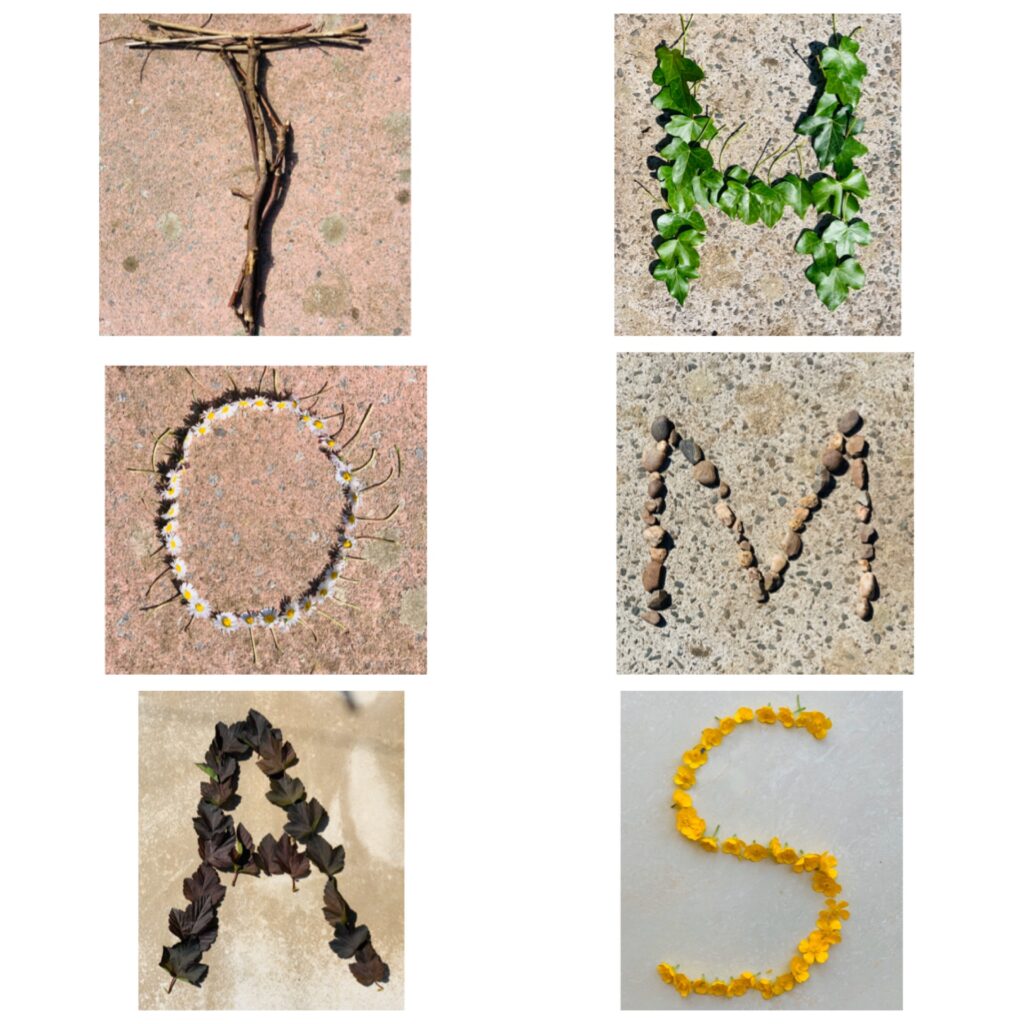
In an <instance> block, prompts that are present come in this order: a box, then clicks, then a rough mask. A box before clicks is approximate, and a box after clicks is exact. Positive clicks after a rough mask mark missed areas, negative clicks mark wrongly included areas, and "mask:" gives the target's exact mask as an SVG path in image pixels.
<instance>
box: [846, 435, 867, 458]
mask: <svg viewBox="0 0 1024 1024" xmlns="http://www.w3.org/2000/svg"><path fill="white" fill-rule="evenodd" d="M867 450H868V442H867V438H866V437H864V435H863V434H854V435H853V437H851V438H848V439H847V442H846V452H847V454H848V455H852V456H853V457H854V458H855V459H859V458H860V457H861V456H862V455H863V454H864V453H865V452H866V451H867Z"/></svg>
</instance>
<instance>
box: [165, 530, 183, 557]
mask: <svg viewBox="0 0 1024 1024" xmlns="http://www.w3.org/2000/svg"><path fill="white" fill-rule="evenodd" d="M164 547H165V548H167V552H168V554H171V555H177V554H180V553H181V538H180V537H179V536H178V535H177V534H176V533H169V534H167V535H166V536H165V537H164Z"/></svg>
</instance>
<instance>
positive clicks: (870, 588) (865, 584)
mask: <svg viewBox="0 0 1024 1024" xmlns="http://www.w3.org/2000/svg"><path fill="white" fill-rule="evenodd" d="M857 593H858V594H859V595H860V596H861V597H863V598H867V599H868V600H870V599H871V598H872V597H874V596H875V574H874V573H873V572H866V573H864V574H863V575H862V576H861V578H860V581H859V582H858V584H857Z"/></svg>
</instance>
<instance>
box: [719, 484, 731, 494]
mask: <svg viewBox="0 0 1024 1024" xmlns="http://www.w3.org/2000/svg"><path fill="white" fill-rule="evenodd" d="M731 490H732V489H731V488H730V487H729V485H728V484H727V483H725V481H722V483H720V484H719V485H718V496H719V497H720V498H728V497H729V494H730V493H731Z"/></svg>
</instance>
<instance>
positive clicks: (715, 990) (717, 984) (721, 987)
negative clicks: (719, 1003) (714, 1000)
mask: <svg viewBox="0 0 1024 1024" xmlns="http://www.w3.org/2000/svg"><path fill="white" fill-rule="evenodd" d="M728 991H729V986H728V985H726V983H725V982H724V981H722V980H721V978H716V979H715V980H714V981H713V982H711V984H710V985H708V995H709V996H724V995H725V994H726V992H728Z"/></svg>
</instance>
